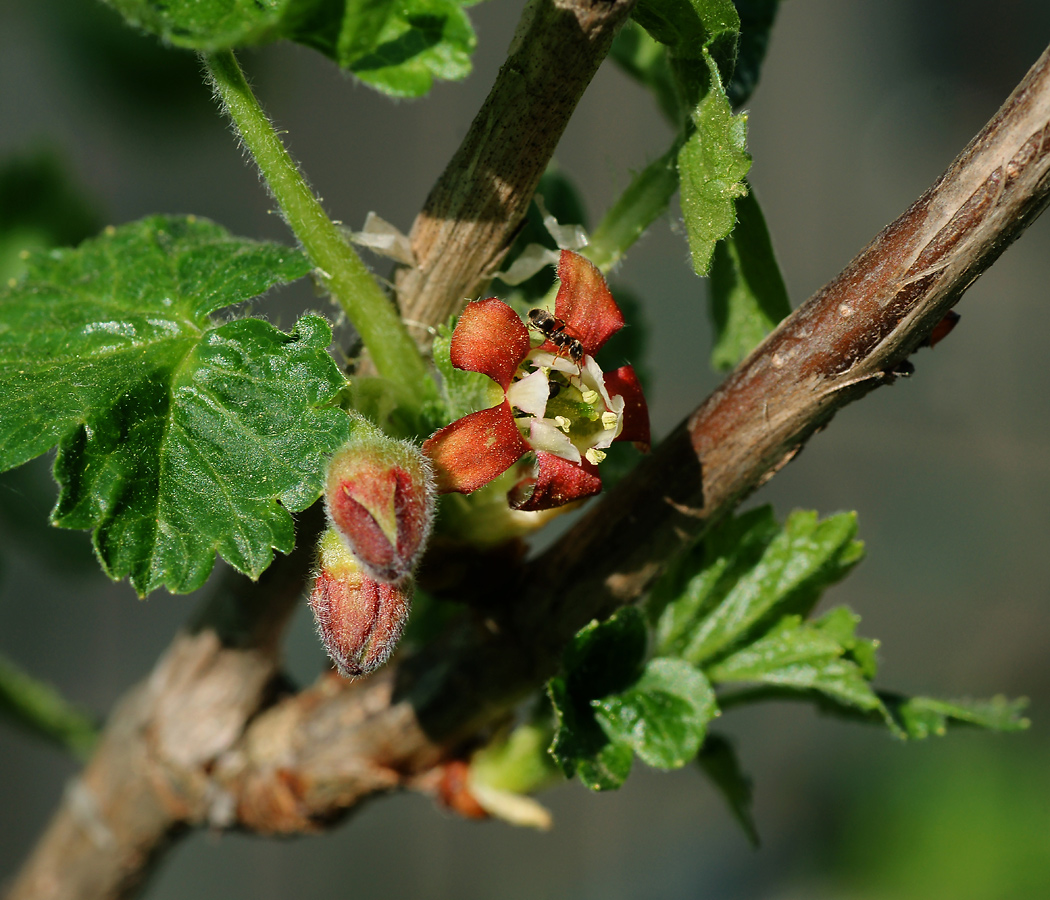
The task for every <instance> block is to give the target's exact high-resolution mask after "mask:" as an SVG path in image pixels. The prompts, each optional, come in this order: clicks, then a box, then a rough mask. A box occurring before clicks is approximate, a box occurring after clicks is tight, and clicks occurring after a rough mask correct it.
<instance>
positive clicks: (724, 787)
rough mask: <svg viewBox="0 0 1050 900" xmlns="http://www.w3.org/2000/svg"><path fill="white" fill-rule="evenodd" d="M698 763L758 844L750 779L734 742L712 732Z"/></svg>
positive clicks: (749, 837) (748, 835) (755, 843)
mask: <svg viewBox="0 0 1050 900" xmlns="http://www.w3.org/2000/svg"><path fill="white" fill-rule="evenodd" d="M696 762H697V765H699V766H700V768H701V770H703V773H704V774H705V775H706V776H707V777H708V778H709V779H711V782H712V784H714V786H715V787H716V788H718V792H719V793H720V794H721V795H722V797H723V799H724V800H725V802H726V805H727V806H728V807H729V811H730V812H731V813H732V814H733V818H735V819H736V820H737V822H738V823H739V824H740V827H741V828H743V829H744V834H746V835H747V839H748V840H749V841H750V842H751V845H752V846H753V847H758V845H759V840H758V828H757V827H756V826H755V819H754V815H753V813H752V811H751V790H752V788H751V779H750V778H748V777H747V775H745V774H744V771H743V769H741V767H740V760H739V759H738V758H737V755H736V748H735V747H734V746H733V744H732V742H731V741H730V740H729V739H728V738H726V737H723V736H722V735H720V734H709V735H708V736H707V740H705V741H704V746H703V747H702V748H701V750H700V754H699V756H697V758H696Z"/></svg>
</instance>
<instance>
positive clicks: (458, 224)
mask: <svg viewBox="0 0 1050 900" xmlns="http://www.w3.org/2000/svg"><path fill="white" fill-rule="evenodd" d="M634 3H635V0H529V3H528V6H527V7H526V9H525V12H524V13H523V15H522V18H521V21H520V22H519V23H518V27H517V30H516V32H515V34H514V39H513V40H512V41H511V46H510V50H509V52H508V54H507V60H506V62H505V63H504V64H503V67H502V68H501V69H500V72H499V75H498V76H497V78H496V81H495V83H494V84H493V87H492V90H491V91H490V92H489V95H488V97H487V98H486V100H485V103H484V104H483V105H482V107H481V110H480V111H479V112H478V114H477V116H476V117H475V119H474V121H473V123H472V124H471V126H470V130H469V131H468V133H467V136H466V137H465V138H464V140H463V143H462V144H461V145H460V148H459V150H458V151H457V152H456V154H455V156H453V158H452V160H451V161H450V162H449V164H448V166H447V167H446V169H445V171H444V173H442V175H441V177H440V178H439V179H438V181H437V183H436V184H435V185H434V188H433V190H431V192H430V195H429V196H428V197H427V200H426V203H425V204H424V206H423V210H422V212H420V214H419V215H418V216H417V217H416V221H415V223H414V224H413V226H412V233H411V239H412V249H413V251H414V252H415V255H416V260H417V263H418V265H417V266H416V267H414V268H410V269H402V270H401V271H400V272H399V273H398V276H397V295H398V302H399V304H400V306H401V315H402V317H403V318H404V319H405V320H406V321H408V322H410V323H413V326H414V327H416V328H419V326H424V327H423V328H420V329H419V331H418V339H419V340H421V341H426V340H428V336H427V332H426V330H425V326H434V325H439V324H443V323H444V322H447V321H448V318H449V316H451V315H453V314H454V313H457V312H459V310H460V309H461V308H462V306H463V304H464V303H465V302H466V301H467V300H469V299H471V298H475V297H477V296H479V295H480V292H481V290H482V289H483V288H484V286H485V285H486V284H487V283H488V281H489V280H490V279H491V278H492V276H493V275H494V274H495V272H496V270H497V269H498V268H499V264H500V262H501V261H502V259H503V256H504V254H505V253H506V252H507V250H508V249H510V245H511V243H512V242H513V240H514V236H515V235H516V234H517V231H518V229H519V227H520V226H521V223H522V221H523V220H524V218H525V213H526V211H527V209H528V206H529V203H530V202H531V201H532V195H533V193H534V192H535V190H536V185H537V184H538V183H539V180H540V176H541V175H542V174H543V172H544V170H545V169H546V168H547V164H548V163H549V162H550V160H551V157H552V156H553V155H554V148H555V147H556V146H557V144H558V141H559V140H560V139H561V135H562V132H563V131H564V130H565V126H566V125H567V124H568V122H569V119H570V118H571V116H572V113H573V111H574V110H575V109H576V104H577V103H578V102H579V99H580V97H581V96H583V92H584V90H585V89H586V87H587V85H588V84H590V81H591V79H592V78H593V77H594V73H595V72H596V71H597V70H598V66H599V65H600V64H601V62H602V60H603V59H604V58H605V56H606V54H607V53H608V52H609V47H610V45H611V44H612V40H613V37H614V36H615V34H616V31H617V29H618V28H619V27H620V26H621V25H622V24H623V23H624V22H625V21H626V20H627V17H628V15H629V14H630V11H631V9H632V7H633V6H634Z"/></svg>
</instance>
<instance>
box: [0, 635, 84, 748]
mask: <svg viewBox="0 0 1050 900" xmlns="http://www.w3.org/2000/svg"><path fill="white" fill-rule="evenodd" d="M0 714H3V715H6V716H7V717H9V718H10V719H11V720H12V721H14V722H16V723H17V724H19V725H21V726H22V727H23V728H26V729H27V730H29V731H31V732H33V733H34V734H37V735H39V736H41V737H44V738H46V739H48V740H50V741H54V742H55V743H57V744H59V745H60V746H62V747H65V748H66V749H68V750H70V751H71V752H73V753H74V754H76V755H77V756H78V757H80V758H84V757H86V756H87V755H88V753H89V752H90V751H91V748H92V747H93V746H94V745H95V740H96V739H97V737H98V727H97V725H96V724H95V722H94V720H93V718H92V717H91V716H90V715H88V714H87V713H86V712H84V711H82V710H80V709H78V708H77V707H75V706H74V705H73V704H71V703H70V702H69V701H68V700H66V699H65V698H64V697H63V696H62V695H61V694H60V693H59V692H58V691H56V690H55V689H54V688H53V687H51V686H50V685H48V684H45V683H44V682H42V681H38V680H37V679H36V678H33V677H32V676H31V675H29V674H28V673H26V672H24V671H23V670H22V669H21V668H19V667H18V666H16V665H15V664H14V663H13V662H11V661H10V660H8V659H5V658H4V657H3V656H0Z"/></svg>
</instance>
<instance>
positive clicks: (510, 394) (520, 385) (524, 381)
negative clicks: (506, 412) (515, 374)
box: [507, 369, 550, 419]
mask: <svg viewBox="0 0 1050 900" xmlns="http://www.w3.org/2000/svg"><path fill="white" fill-rule="evenodd" d="M549 396H550V385H549V384H548V383H547V374H546V373H545V372H544V371H543V370H542V369H537V370H536V371H535V372H532V373H531V374H529V375H526V376H525V377H524V378H521V379H519V380H518V381H515V382H514V383H513V384H512V385H511V386H510V387H509V388H507V400H508V401H509V402H510V405H511V406H516V407H517V408H518V409H520V410H521V411H522V412H526V413H528V414H529V415H530V416H536V417H537V418H541V419H542V418H543V413H544V412H545V411H546V409H547V398H548V397H549Z"/></svg>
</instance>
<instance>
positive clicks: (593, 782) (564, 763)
mask: <svg viewBox="0 0 1050 900" xmlns="http://www.w3.org/2000/svg"><path fill="white" fill-rule="evenodd" d="M547 692H548V694H549V696H550V699H551V703H552V705H553V706H554V714H555V722H556V725H557V729H556V731H555V733H554V741H553V743H552V744H551V747H550V753H551V756H553V757H554V760H555V762H557V763H558V765H559V767H560V768H561V770H562V772H564V773H565V777H566V778H571V777H572V776H573V775H578V776H579V778H580V781H582V782H583V784H584V785H585V786H586V787H587V788H589V789H590V790H592V791H609V790H615V789H616V788H618V787H619V786H620V785H621V784H623V783H624V781H626V780H627V776H628V775H630V774H631V762H632V760H633V758H634V754H633V753H632V751H631V748H630V747H628V746H627V745H626V744H620V743H616V742H614V741H610V740H609V738H608V737H607V736H606V734H605V733H604V732H603V731H602V730H601V728H599V727H598V723H597V721H596V720H595V718H594V714H593V712H592V711H591V710H590V708H589V707H587V706H583V707H581V706H580V704H579V703H578V702H577V701H576V700H575V699H574V698H573V697H572V696H571V694H570V693H569V690H568V688H567V686H566V682H565V679H563V678H561V677H556V678H552V679H551V680H550V681H549V682H547Z"/></svg>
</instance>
